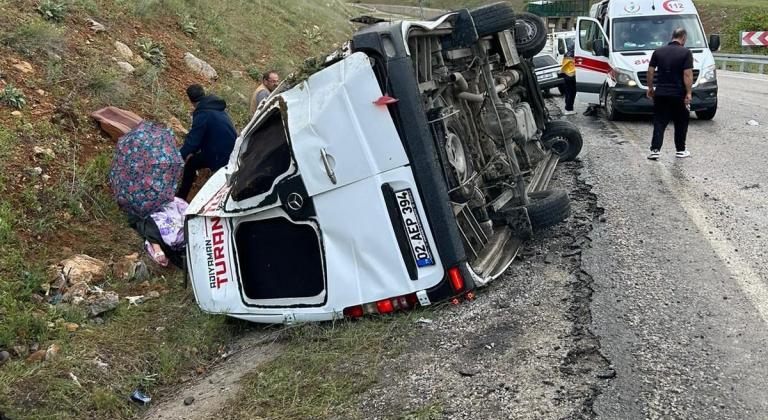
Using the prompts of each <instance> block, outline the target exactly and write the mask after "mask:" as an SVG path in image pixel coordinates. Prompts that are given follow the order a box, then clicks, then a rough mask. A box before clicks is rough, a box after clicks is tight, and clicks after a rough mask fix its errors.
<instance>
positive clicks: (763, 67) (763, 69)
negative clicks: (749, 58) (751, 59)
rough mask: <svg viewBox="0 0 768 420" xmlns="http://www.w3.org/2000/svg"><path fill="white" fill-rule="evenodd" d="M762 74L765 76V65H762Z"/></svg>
mask: <svg viewBox="0 0 768 420" xmlns="http://www.w3.org/2000/svg"><path fill="white" fill-rule="evenodd" d="M760 74H765V64H762V63H761V64H760Z"/></svg>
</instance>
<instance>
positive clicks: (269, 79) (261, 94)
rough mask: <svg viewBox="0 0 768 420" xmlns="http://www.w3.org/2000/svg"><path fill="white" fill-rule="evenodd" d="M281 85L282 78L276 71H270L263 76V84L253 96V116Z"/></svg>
mask: <svg viewBox="0 0 768 420" xmlns="http://www.w3.org/2000/svg"><path fill="white" fill-rule="evenodd" d="M278 84H280V76H279V75H278V74H277V72H276V71H274V70H270V71H268V72H266V73H264V74H263V75H262V76H261V84H260V85H259V87H257V88H256V90H255V91H254V92H253V96H251V115H253V113H254V112H256V108H258V107H259V104H260V103H261V101H263V100H264V99H267V98H268V97H269V94H270V93H272V91H273V90H275V88H276V87H277V85H278Z"/></svg>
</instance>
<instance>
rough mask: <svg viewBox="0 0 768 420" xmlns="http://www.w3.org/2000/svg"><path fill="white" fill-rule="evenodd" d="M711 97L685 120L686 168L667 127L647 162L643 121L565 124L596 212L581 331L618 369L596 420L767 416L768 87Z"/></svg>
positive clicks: (731, 77) (726, 83) (759, 80)
mask: <svg viewBox="0 0 768 420" xmlns="http://www.w3.org/2000/svg"><path fill="white" fill-rule="evenodd" d="M719 85H720V93H719V101H720V105H719V111H718V114H717V116H716V117H715V119H714V120H713V121H699V120H696V119H695V117H694V118H692V120H691V124H690V130H689V135H688V149H689V150H690V151H691V153H692V157H691V158H689V159H676V158H675V157H674V143H673V141H672V129H671V128H670V129H669V131H667V135H666V138H665V145H664V148H663V149H662V157H661V159H660V160H659V161H656V162H654V161H649V160H647V159H646V153H647V151H648V147H649V145H650V137H651V131H652V127H651V122H650V119H648V118H634V119H632V120H631V121H621V122H616V123H611V122H607V121H606V120H605V119H604V118H603V117H599V118H598V117H584V116H582V115H580V114H579V115H577V116H573V117H570V118H571V119H572V121H573V122H575V123H576V124H578V125H579V126H580V127H581V128H582V130H583V134H584V137H585V142H586V145H585V150H584V152H583V154H582V158H581V159H582V161H583V165H584V167H583V171H582V173H581V176H582V179H583V180H584V181H585V182H586V183H587V184H589V185H591V186H592V192H593V193H594V194H595V195H596V197H597V205H598V206H599V207H602V208H603V209H604V213H603V216H602V217H603V218H604V219H603V221H604V223H598V224H595V226H594V229H593V231H592V232H591V233H590V239H592V242H591V247H590V248H589V249H585V250H584V252H583V253H582V268H583V270H584V271H585V272H587V273H588V274H589V275H591V277H592V279H593V283H592V285H591V286H592V289H593V290H594V293H593V296H592V304H591V311H592V326H591V330H592V332H593V333H594V334H595V335H596V336H597V337H598V339H599V343H600V351H601V353H602V354H603V355H604V356H605V358H606V359H607V360H608V361H609V363H610V364H611V365H612V367H613V368H614V369H615V370H616V377H615V378H614V379H612V380H611V381H608V382H607V383H603V385H602V389H601V392H600V395H599V396H598V397H597V399H596V400H595V401H594V406H593V410H594V413H595V414H596V415H597V416H598V417H599V418H607V419H636V418H637V419H640V418H686V419H696V418H701V419H720V418H723V419H764V418H768V364H767V363H765V361H766V360H767V358H768V324H767V323H768V232H767V231H766V227H768V211H767V210H766V206H768V165H766V160H768V152H767V151H766V150H767V148H768V106H766V98H768V77H765V76H759V75H746V74H739V73H731V72H721V73H719ZM576 109H577V111H580V110H583V109H584V107H583V106H581V107H579V106H578V105H577V108H576ZM750 120H754V121H757V122H758V123H759V124H760V125H759V126H753V125H750V124H749V123H748V122H749V121H750Z"/></svg>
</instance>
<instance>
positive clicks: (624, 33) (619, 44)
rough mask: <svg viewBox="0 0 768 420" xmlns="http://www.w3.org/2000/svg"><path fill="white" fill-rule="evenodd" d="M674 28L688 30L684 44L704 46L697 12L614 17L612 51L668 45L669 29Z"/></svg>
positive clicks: (647, 48)
mask: <svg viewBox="0 0 768 420" xmlns="http://www.w3.org/2000/svg"><path fill="white" fill-rule="evenodd" d="M677 28H685V30H686V31H687V32H688V41H687V42H686V43H685V46H686V47H689V48H705V47H706V46H707V45H706V42H705V40H704V33H703V32H702V30H701V25H700V24H699V18H698V16H696V15H681V16H640V17H632V18H621V19H614V21H613V50H614V51H637V50H655V49H656V48H659V47H662V46H664V45H667V43H669V42H670V41H671V40H672V32H673V31H674V30H675V29H677Z"/></svg>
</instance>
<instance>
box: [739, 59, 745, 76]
mask: <svg viewBox="0 0 768 420" xmlns="http://www.w3.org/2000/svg"><path fill="white" fill-rule="evenodd" d="M745 64H747V63H745V62H743V61H742V62H741V64H739V71H740V72H742V73H744V65H745Z"/></svg>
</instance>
